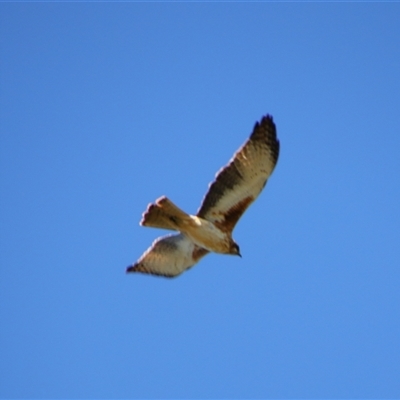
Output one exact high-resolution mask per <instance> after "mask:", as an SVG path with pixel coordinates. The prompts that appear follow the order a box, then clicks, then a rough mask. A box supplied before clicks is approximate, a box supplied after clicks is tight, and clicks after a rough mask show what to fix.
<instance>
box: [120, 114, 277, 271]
mask: <svg viewBox="0 0 400 400" xmlns="http://www.w3.org/2000/svg"><path fill="white" fill-rule="evenodd" d="M278 156H279V141H278V139H277V137H276V127H275V124H274V121H273V119H272V117H271V116H270V115H266V116H264V117H262V118H261V121H259V122H256V123H255V125H254V128H253V132H252V133H251V135H250V137H249V138H248V140H247V141H246V142H245V143H244V145H243V146H242V147H240V148H239V150H238V151H237V152H236V153H235V154H234V155H233V157H232V159H231V160H230V161H229V163H228V165H226V166H225V167H223V168H221V169H220V170H219V171H218V172H217V174H216V177H215V180H214V182H212V183H211V184H210V185H209V189H208V192H207V193H206V195H205V197H204V198H203V201H202V203H201V205H200V208H199V210H198V211H197V213H196V215H189V214H187V213H186V212H184V211H182V210H181V209H180V208H178V207H177V206H176V205H175V204H174V203H172V201H171V200H169V199H168V198H167V197H165V196H162V197H160V198H159V199H157V200H156V201H155V203H154V204H149V205H148V207H147V209H146V211H145V212H144V213H143V216H142V220H141V221H140V225H142V226H149V227H154V228H162V229H169V230H173V231H178V232H179V233H175V234H171V235H167V236H163V237H159V238H158V239H156V240H155V241H154V242H153V243H152V245H151V246H150V247H149V248H148V249H147V250H146V251H145V252H144V253H143V255H142V256H141V257H140V258H139V260H138V261H137V262H136V263H134V264H132V265H131V266H129V267H128V268H127V270H126V271H127V272H141V273H145V274H153V275H159V276H165V277H175V276H177V275H179V274H181V273H182V272H184V271H186V270H187V269H189V268H191V267H193V265H195V264H196V263H197V262H198V261H199V260H200V259H201V258H202V257H204V256H205V255H206V254H208V253H209V252H214V253H220V254H232V255H237V256H240V250H239V246H238V244H237V243H236V242H235V241H234V240H233V238H232V231H233V229H234V227H235V225H236V223H237V222H238V220H239V218H240V217H241V216H242V214H243V213H244V212H245V211H246V209H247V208H248V207H249V205H250V204H251V203H252V202H253V201H254V200H255V199H256V198H257V197H258V195H259V194H260V193H261V191H262V189H263V188H264V186H265V185H266V183H267V180H268V178H269V177H270V175H271V174H272V172H273V170H274V168H275V165H276V163H277V161H278Z"/></svg>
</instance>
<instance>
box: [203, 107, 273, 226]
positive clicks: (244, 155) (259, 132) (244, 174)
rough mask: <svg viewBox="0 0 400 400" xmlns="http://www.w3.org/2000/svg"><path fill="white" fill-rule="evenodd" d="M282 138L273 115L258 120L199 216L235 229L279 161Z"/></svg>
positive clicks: (218, 178)
mask: <svg viewBox="0 0 400 400" xmlns="http://www.w3.org/2000/svg"><path fill="white" fill-rule="evenodd" d="M278 156H279V141H278V139H277V137H276V127H275V124H274V122H273V120H272V117H271V116H270V115H266V116H264V117H263V118H262V119H261V121H260V122H256V124H255V125H254V128H253V133H252V134H251V135H250V138H249V139H248V140H247V141H246V143H245V144H244V145H243V146H242V147H241V148H240V149H239V150H238V151H237V152H236V153H235V154H234V155H233V157H232V159H231V160H230V161H229V164H228V165H226V166H225V167H223V168H222V169H221V170H220V171H218V172H217V175H216V178H215V181H214V182H212V183H211V184H210V187H209V190H208V193H207V194H206V195H205V197H204V199H203V202H202V204H201V206H200V208H199V210H198V212H197V216H199V217H201V218H204V219H206V220H208V221H211V222H213V223H215V225H217V226H218V227H219V228H220V229H222V230H225V231H229V232H230V231H232V230H233V228H234V227H235V225H236V223H237V221H238V220H239V218H240V217H241V216H242V214H243V213H244V212H245V211H246V209H247V207H248V206H249V205H250V204H251V203H252V202H253V201H254V200H255V199H256V198H257V196H258V195H259V194H260V192H261V190H262V189H263V188H264V186H265V184H266V182H267V179H268V178H269V176H270V175H271V173H272V171H273V170H274V167H275V165H276V163H277V161H278Z"/></svg>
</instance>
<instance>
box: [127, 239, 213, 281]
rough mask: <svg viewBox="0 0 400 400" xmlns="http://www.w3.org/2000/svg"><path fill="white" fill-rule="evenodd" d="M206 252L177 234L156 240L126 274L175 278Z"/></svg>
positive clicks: (206, 251)
mask: <svg viewBox="0 0 400 400" xmlns="http://www.w3.org/2000/svg"><path fill="white" fill-rule="evenodd" d="M207 253H208V250H206V249H203V248H201V247H199V246H197V245H195V244H194V243H193V242H192V241H191V240H190V239H189V238H188V237H186V236H185V235H183V234H181V233H179V234H173V235H167V236H163V237H159V238H158V239H156V240H155V241H154V242H153V243H152V245H151V246H150V247H149V248H148V249H147V250H146V251H145V252H144V253H143V255H142V256H141V257H140V258H139V260H138V261H137V262H136V263H134V264H133V265H131V266H129V267H128V268H127V270H126V272H141V273H144V274H153V275H160V276H165V277H169V278H172V277H175V276H177V275H179V274H181V273H182V272H184V271H185V270H187V269H189V268H190V267H192V266H193V265H194V264H196V263H197V262H198V261H199V260H200V258H202V257H203V256H205V255H206V254H207Z"/></svg>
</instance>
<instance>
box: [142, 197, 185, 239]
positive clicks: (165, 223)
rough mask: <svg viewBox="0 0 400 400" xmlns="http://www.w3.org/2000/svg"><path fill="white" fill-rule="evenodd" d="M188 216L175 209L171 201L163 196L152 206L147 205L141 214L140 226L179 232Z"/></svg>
mask: <svg viewBox="0 0 400 400" xmlns="http://www.w3.org/2000/svg"><path fill="white" fill-rule="evenodd" d="M189 219H190V216H189V215H188V214H186V213H185V212H184V211H182V210H181V209H180V208H179V207H177V206H176V205H175V204H174V203H173V202H172V201H171V200H169V199H168V198H167V197H165V196H163V197H160V198H159V199H157V200H156V202H155V203H154V204H149V205H148V207H147V210H146V211H145V212H144V213H143V216H142V220H141V221H140V225H142V226H150V227H153V228H161V229H171V230H174V231H179V230H180V228H181V226H182V225H184V224H185V222H187V221H188V220H189Z"/></svg>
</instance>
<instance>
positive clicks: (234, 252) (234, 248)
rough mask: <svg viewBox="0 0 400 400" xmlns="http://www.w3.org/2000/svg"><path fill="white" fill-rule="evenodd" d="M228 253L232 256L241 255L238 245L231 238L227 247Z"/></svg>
mask: <svg viewBox="0 0 400 400" xmlns="http://www.w3.org/2000/svg"><path fill="white" fill-rule="evenodd" d="M229 254H232V255H234V256H239V257H242V255H241V254H240V249H239V245H238V244H237V243H236V242H234V241H233V240H232V242H231V244H230V247H229Z"/></svg>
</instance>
